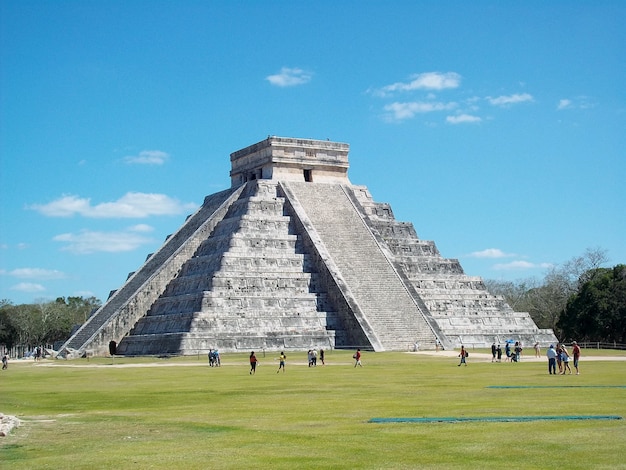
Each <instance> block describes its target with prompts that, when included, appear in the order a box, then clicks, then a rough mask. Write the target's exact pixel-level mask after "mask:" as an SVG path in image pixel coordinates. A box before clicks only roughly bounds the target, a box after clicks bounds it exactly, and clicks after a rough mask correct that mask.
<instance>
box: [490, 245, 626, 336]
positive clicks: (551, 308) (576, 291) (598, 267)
mask: <svg viewBox="0 0 626 470" xmlns="http://www.w3.org/2000/svg"><path fill="white" fill-rule="evenodd" d="M607 262H608V258H607V255H606V251H605V250H602V249H599V248H595V249H587V251H586V252H585V253H584V254H583V255H581V256H576V257H574V258H572V259H571V260H569V261H567V262H565V263H563V264H561V265H557V266H554V267H552V268H551V269H550V270H549V271H548V272H547V273H546V275H545V277H544V278H543V279H542V280H537V279H534V278H533V279H522V280H519V281H506V282H505V281H494V280H487V281H485V284H486V285H487V289H488V290H489V292H491V293H492V294H496V295H502V296H503V297H504V298H505V300H506V301H507V303H508V304H509V305H510V306H511V307H512V308H513V310H516V311H518V312H522V311H523V312H528V313H529V314H530V316H531V318H532V319H533V320H534V321H535V323H536V324H537V326H538V327H539V328H551V329H552V330H554V334H555V335H556V337H557V338H559V339H560V340H561V341H566V342H568V341H573V340H576V341H578V342H581V341H593V342H616V343H622V344H624V343H626V265H624V264H618V265H616V266H614V267H612V268H604V267H602V265H604V264H606V263H607Z"/></svg>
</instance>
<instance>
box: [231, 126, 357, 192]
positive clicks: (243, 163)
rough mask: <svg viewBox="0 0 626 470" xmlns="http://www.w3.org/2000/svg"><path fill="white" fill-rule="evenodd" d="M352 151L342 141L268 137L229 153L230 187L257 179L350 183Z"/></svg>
mask: <svg viewBox="0 0 626 470" xmlns="http://www.w3.org/2000/svg"><path fill="white" fill-rule="evenodd" d="M349 151H350V145H349V144H344V143H340V142H330V141H327V140H311V139H293V138H289V137H276V136H269V137H268V138H267V139H265V140H262V141H261V142H258V143H256V144H254V145H250V146H249V147H246V148H244V149H241V150H238V151H236V152H233V153H231V154H230V161H231V166H232V169H231V171H230V180H231V187H233V188H236V187H238V186H241V185H242V184H244V183H246V182H248V181H252V180H257V179H264V180H283V181H306V182H317V183H344V184H349V183H350V182H349V181H348V174H347V173H348V152H349Z"/></svg>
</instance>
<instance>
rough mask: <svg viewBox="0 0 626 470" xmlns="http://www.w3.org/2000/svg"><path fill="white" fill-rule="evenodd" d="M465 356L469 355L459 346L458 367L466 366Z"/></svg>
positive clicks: (463, 347)
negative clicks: (459, 359)
mask: <svg viewBox="0 0 626 470" xmlns="http://www.w3.org/2000/svg"><path fill="white" fill-rule="evenodd" d="M467 356H469V354H468V353H467V351H466V350H465V346H461V353H460V354H459V357H460V358H461V362H459V367H461V364H465V365H466V366H467Z"/></svg>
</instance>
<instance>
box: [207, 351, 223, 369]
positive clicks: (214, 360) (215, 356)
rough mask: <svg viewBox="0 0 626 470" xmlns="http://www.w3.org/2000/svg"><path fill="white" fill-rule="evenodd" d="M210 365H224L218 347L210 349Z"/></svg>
mask: <svg viewBox="0 0 626 470" xmlns="http://www.w3.org/2000/svg"><path fill="white" fill-rule="evenodd" d="M209 365H210V366H211V367H219V366H221V365H222V363H221V361H220V353H219V351H218V350H217V349H209Z"/></svg>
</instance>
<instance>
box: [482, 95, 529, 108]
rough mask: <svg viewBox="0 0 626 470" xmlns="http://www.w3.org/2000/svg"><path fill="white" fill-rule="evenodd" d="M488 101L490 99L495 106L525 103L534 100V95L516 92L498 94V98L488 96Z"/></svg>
mask: <svg viewBox="0 0 626 470" xmlns="http://www.w3.org/2000/svg"><path fill="white" fill-rule="evenodd" d="M487 101H489V103H491V104H492V105H494V106H508V105H511V104H517V103H524V102H526V101H534V99H533V96H532V95H531V94H529V93H521V94H518V93H516V94H513V95H503V96H498V97H497V98H493V97H491V96H488V97H487Z"/></svg>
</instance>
